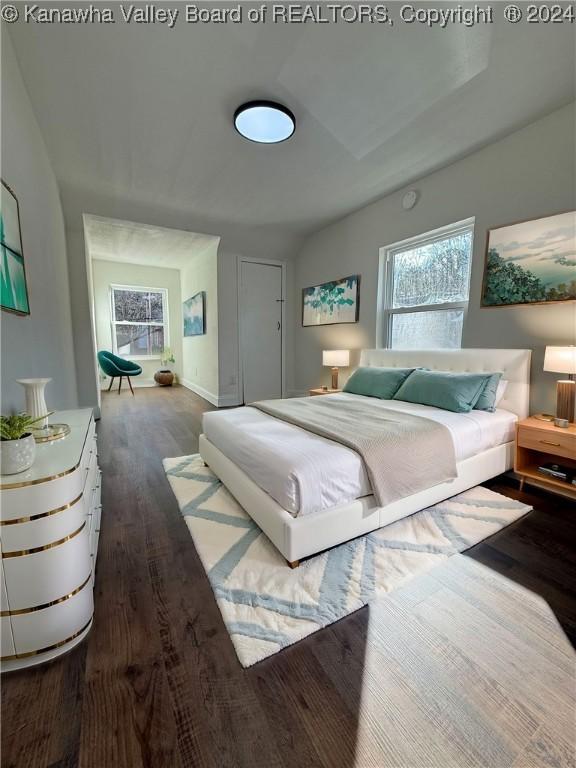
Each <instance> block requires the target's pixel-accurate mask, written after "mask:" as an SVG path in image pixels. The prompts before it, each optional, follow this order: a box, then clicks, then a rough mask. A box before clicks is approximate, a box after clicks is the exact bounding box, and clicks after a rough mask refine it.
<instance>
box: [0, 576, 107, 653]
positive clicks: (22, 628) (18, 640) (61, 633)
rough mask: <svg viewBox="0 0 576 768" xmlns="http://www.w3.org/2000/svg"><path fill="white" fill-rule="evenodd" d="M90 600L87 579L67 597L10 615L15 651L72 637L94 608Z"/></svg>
mask: <svg viewBox="0 0 576 768" xmlns="http://www.w3.org/2000/svg"><path fill="white" fill-rule="evenodd" d="M93 600H94V597H93V594H92V588H91V584H90V583H89V582H88V583H87V584H86V585H85V587H84V588H83V589H82V590H80V592H78V593H77V594H75V595H73V596H72V597H71V598H70V599H69V600H64V601H63V602H61V603H58V604H57V605H53V606H51V607H50V608H45V609H44V610H41V611H35V612H33V613H27V614H22V615H20V616H12V617H11V622H12V634H13V637H14V646H15V649H16V653H17V654H25V653H31V652H33V651H42V650H44V649H48V648H51V647H53V646H54V645H57V644H61V643H64V642H66V641H67V640H70V639H72V638H73V637H74V635H76V634H78V633H79V632H81V631H82V630H83V629H85V628H86V625H87V624H88V623H89V622H90V620H91V618H92V613H93V610H94V603H93ZM3 655H7V654H4V653H3Z"/></svg>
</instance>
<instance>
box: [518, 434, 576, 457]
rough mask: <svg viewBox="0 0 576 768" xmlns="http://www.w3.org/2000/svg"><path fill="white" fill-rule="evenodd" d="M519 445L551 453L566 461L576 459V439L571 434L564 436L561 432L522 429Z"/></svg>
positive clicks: (519, 435)
mask: <svg viewBox="0 0 576 768" xmlns="http://www.w3.org/2000/svg"><path fill="white" fill-rule="evenodd" d="M518 445H519V446H520V447H521V448H530V449H531V450H533V451H541V452H542V453H551V454H553V455H554V456H562V457H564V458H565V459H576V438H575V437H574V436H573V435H570V434H563V433H562V432H561V431H560V430H558V431H554V432H550V430H546V431H545V432H544V431H542V430H540V429H531V428H530V427H520V429H519V430H518Z"/></svg>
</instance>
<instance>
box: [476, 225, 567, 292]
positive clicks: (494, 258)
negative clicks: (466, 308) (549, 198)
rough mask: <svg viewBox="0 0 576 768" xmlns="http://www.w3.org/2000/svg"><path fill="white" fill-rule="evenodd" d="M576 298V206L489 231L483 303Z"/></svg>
mask: <svg viewBox="0 0 576 768" xmlns="http://www.w3.org/2000/svg"><path fill="white" fill-rule="evenodd" d="M574 300H576V211H569V212H567V213H558V214H555V215H554V216H545V217H544V218H541V219H532V220H531V221H522V222H519V223H518V224H510V225H508V226H505V227H498V228H497V229H490V230H488V237H487V242H486V263H485V265H484V284H483V287H482V306H483V307H503V306H510V305H513V304H546V303H548V302H553V301H574Z"/></svg>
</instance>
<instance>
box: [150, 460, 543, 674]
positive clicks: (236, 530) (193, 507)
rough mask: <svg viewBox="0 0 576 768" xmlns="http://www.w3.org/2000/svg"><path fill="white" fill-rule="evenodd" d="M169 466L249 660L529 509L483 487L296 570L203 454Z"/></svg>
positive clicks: (238, 645)
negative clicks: (213, 471)
mask: <svg viewBox="0 0 576 768" xmlns="http://www.w3.org/2000/svg"><path fill="white" fill-rule="evenodd" d="M164 468H165V470H166V474H167V476H168V480H169V482H170V485H171V486H172V490H173V491H174V493H175V495H176V498H177V500H178V504H179V506H180V510H181V512H182V515H183V516H184V519H185V520H186V523H187V525H188V528H189V530H190V534H191V536H192V538H193V540H194V544H195V545H196V549H197V551H198V554H199V555H200V559H201V560H202V564H203V565H204V568H205V569H206V573H207V574H208V578H209V579H210V583H211V585H212V589H213V590H214V594H215V596H216V600H217V602H218V606H219V608H220V611H221V613H222V617H223V619H224V623H225V624H226V628H227V629H228V632H229V633H230V637H231V638H232V642H233V643H234V647H235V649H236V653H237V654H238V658H239V659H240V663H241V664H242V666H243V667H249V666H251V665H252V664H254V663H256V662H257V661H260V660H262V659H265V658H266V657H267V656H271V655H272V654H274V653H276V652H277V651H279V650H281V649H282V648H285V647H286V646H288V645H291V644H292V643H295V642H297V641H298V640H301V639H302V638H303V637H306V636H307V635H310V634H312V632H316V631H317V630H318V629H321V628H322V627H325V626H326V625H328V624H331V623H332V622H334V621H337V620H338V619H341V618H342V617H343V616H347V615H348V614H349V613H352V612H353V611H356V610H357V609H358V608H361V607H362V606H363V605H366V603H369V602H373V601H375V600H378V599H381V598H383V597H384V596H385V595H386V593H388V592H390V591H391V590H393V589H395V588H396V587H399V586H400V585H402V584H404V583H405V582H407V581H408V580H409V579H411V578H413V577H414V576H416V575H417V574H419V573H423V572H424V571H428V570H430V569H431V568H433V567H434V566H436V565H438V564H439V563H441V562H442V561H443V560H446V559H447V558H448V557H450V556H452V555H454V554H456V553H457V552H463V551H464V550H465V549H468V548H469V547H471V546H473V545H474V544H477V543H478V542H479V541H482V539H485V538H487V537H488V536H491V535H492V534H493V533H496V531H499V530H500V529H501V528H504V527H505V526H506V525H509V524H510V523H512V522H513V521H514V520H517V519H518V518H520V517H522V515H524V514H526V512H528V511H529V510H530V509H531V507H529V506H527V505H526V504H521V503H520V502H517V501H514V500H513V499H509V498H507V497H506V496H502V495H500V494H499V493H495V492H494V491H490V490H489V489H487V488H483V487H481V486H478V487H476V488H472V489H471V490H469V491H465V492H464V493H461V494H460V495H458V496H454V497H453V498H452V499H449V500H447V501H444V502H442V503H440V504H436V505H435V506H433V507H429V508H428V509H424V510H422V511H421V512H417V513H416V514H414V515H411V516H410V517H407V518H404V519H403V520H399V521H398V522H397V523H393V524H392V525H389V526H387V527H386V528H381V529H380V530H378V531H375V532H373V533H369V534H367V535H365V536H361V537H360V538H357V539H354V540H353V541H349V542H347V543H345V544H341V545H340V546H338V547H334V548H333V549H331V550H329V551H328V552H324V553H323V554H321V555H316V556H315V557H311V558H309V559H308V560H305V561H304V562H303V563H301V565H300V567H299V568H296V569H294V570H292V569H290V568H289V567H288V565H287V564H286V561H285V559H284V558H283V557H282V555H281V554H280V553H279V552H278V550H277V549H276V548H275V547H274V545H273V544H272V543H271V542H270V540H269V539H268V538H267V536H266V535H265V534H264V533H262V531H261V530H260V528H258V526H257V525H256V523H254V522H253V521H252V519H251V518H250V517H249V516H248V515H247V514H246V512H244V510H243V509H242V507H240V505H239V504H238V503H237V502H236V500H235V499H234V498H233V497H232V496H231V494H230V493H229V492H228V491H227V490H226V488H225V487H224V486H223V485H222V483H221V482H220V480H218V478H217V477H216V476H215V475H214V474H213V473H212V472H211V471H210V469H209V468H208V467H205V466H204V464H203V462H202V459H201V458H200V457H199V456H198V455H194V456H182V457H180V458H176V459H165V460H164Z"/></svg>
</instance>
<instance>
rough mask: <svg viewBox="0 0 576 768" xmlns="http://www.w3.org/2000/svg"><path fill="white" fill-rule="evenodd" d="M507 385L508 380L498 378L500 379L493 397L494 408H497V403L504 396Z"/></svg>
mask: <svg viewBox="0 0 576 768" xmlns="http://www.w3.org/2000/svg"><path fill="white" fill-rule="evenodd" d="M507 386H508V382H507V381H506V379H500V381H499V382H498V386H497V388H496V397H495V399H494V408H498V403H499V402H500V400H502V398H503V397H504V394H505V392H506V388H507Z"/></svg>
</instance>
